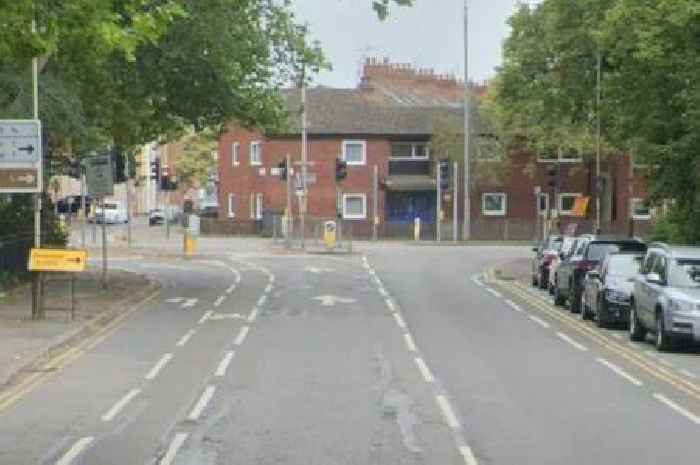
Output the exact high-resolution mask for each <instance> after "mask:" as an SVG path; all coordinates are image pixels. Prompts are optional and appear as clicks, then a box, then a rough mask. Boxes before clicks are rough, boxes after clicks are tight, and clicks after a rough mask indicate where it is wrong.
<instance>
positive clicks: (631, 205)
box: [630, 197, 651, 220]
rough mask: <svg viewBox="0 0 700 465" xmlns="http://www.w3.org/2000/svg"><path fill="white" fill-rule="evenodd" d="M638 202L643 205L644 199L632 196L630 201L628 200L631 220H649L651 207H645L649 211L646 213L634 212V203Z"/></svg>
mask: <svg viewBox="0 0 700 465" xmlns="http://www.w3.org/2000/svg"><path fill="white" fill-rule="evenodd" d="M637 203H640V204H642V206H644V199H642V198H639V197H634V198H632V201H631V202H630V214H631V215H632V219H633V220H650V219H651V207H647V210H648V212H649V213H647V214H646V215H638V214H635V210H636V208H635V204H637Z"/></svg>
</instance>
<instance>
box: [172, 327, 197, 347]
mask: <svg viewBox="0 0 700 465" xmlns="http://www.w3.org/2000/svg"><path fill="white" fill-rule="evenodd" d="M194 333H195V330H194V329H190V330H189V331H187V332H186V333H185V335H184V336H182V337H181V338H180V340H179V341H177V344H175V345H176V346H178V347H182V346H184V345H185V344H187V341H189V340H190V338H191V337H192V336H194Z"/></svg>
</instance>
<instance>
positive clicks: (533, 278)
mask: <svg viewBox="0 0 700 465" xmlns="http://www.w3.org/2000/svg"><path fill="white" fill-rule="evenodd" d="M537 286H538V283H537V275H536V274H534V273H533V274H532V287H537Z"/></svg>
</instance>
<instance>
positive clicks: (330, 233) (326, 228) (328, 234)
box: [323, 221, 337, 250]
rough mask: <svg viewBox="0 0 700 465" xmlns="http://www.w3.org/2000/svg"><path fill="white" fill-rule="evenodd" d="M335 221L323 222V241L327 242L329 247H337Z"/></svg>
mask: <svg viewBox="0 0 700 465" xmlns="http://www.w3.org/2000/svg"><path fill="white" fill-rule="evenodd" d="M336 229H337V228H336V224H335V221H326V222H325V223H323V242H325V243H326V248H327V249H330V250H332V249H334V248H335V232H336Z"/></svg>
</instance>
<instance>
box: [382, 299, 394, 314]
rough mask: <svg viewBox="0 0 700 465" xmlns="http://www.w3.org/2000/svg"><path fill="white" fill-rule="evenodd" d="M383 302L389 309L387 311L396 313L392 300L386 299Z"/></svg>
mask: <svg viewBox="0 0 700 465" xmlns="http://www.w3.org/2000/svg"><path fill="white" fill-rule="evenodd" d="M384 301H385V302H386V306H387V307H389V310H391V311H392V312H395V311H396V306H394V301H393V300H391V299H389V298H386V299H384Z"/></svg>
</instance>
